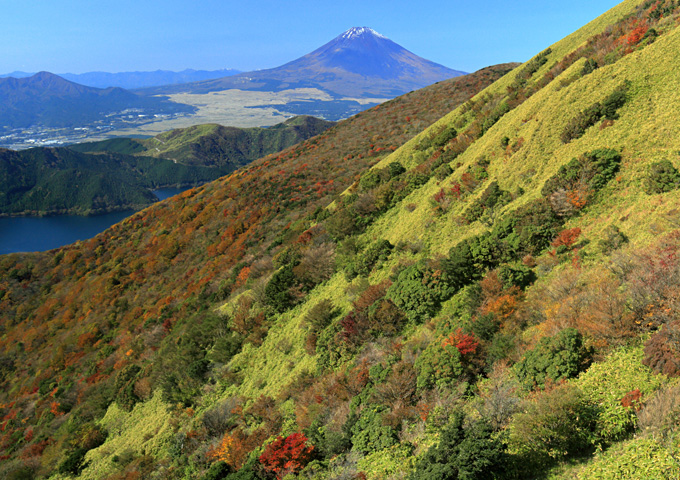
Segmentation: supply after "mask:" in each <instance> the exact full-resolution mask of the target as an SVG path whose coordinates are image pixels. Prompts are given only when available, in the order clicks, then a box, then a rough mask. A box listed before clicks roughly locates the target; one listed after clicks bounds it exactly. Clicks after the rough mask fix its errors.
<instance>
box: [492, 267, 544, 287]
mask: <svg viewBox="0 0 680 480" xmlns="http://www.w3.org/2000/svg"><path fill="white" fill-rule="evenodd" d="M536 278H537V277H536V273H535V272H534V271H533V270H532V269H530V268H529V267H527V266H524V265H521V264H517V265H508V264H505V265H501V266H500V267H499V268H498V279H499V280H500V281H501V282H502V283H503V286H504V287H505V288H511V287H519V288H521V289H522V290H524V289H525V288H526V287H528V286H529V285H531V284H532V283H534V282H535V281H536Z"/></svg>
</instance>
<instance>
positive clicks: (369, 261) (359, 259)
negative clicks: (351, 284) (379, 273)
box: [345, 240, 394, 280]
mask: <svg viewBox="0 0 680 480" xmlns="http://www.w3.org/2000/svg"><path fill="white" fill-rule="evenodd" d="M393 248H394V245H392V244H391V243H390V242H389V241H388V240H378V241H377V242H374V243H373V244H371V245H370V246H369V247H368V248H366V249H365V250H364V252H363V255H357V256H355V257H354V261H352V262H349V263H348V264H347V265H346V266H345V275H346V277H347V279H348V280H349V279H352V278H354V277H356V276H358V275H361V276H364V277H367V276H368V275H369V274H370V273H371V271H372V270H373V268H374V267H375V266H376V265H379V264H380V263H381V262H384V261H385V260H387V259H388V258H389V256H390V253H391V252H392V249H393Z"/></svg>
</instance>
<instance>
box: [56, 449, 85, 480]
mask: <svg viewBox="0 0 680 480" xmlns="http://www.w3.org/2000/svg"><path fill="white" fill-rule="evenodd" d="M87 452H88V450H87V449H86V448H76V449H75V450H73V451H72V452H71V453H69V454H68V456H67V457H66V458H65V459H64V461H63V462H61V463H60V464H59V468H58V469H57V470H58V471H59V473H63V474H67V475H76V476H77V475H80V472H81V471H82V470H83V469H84V468H85V467H86V466H87V462H85V454H86V453H87Z"/></svg>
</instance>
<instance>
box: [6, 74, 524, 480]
mask: <svg viewBox="0 0 680 480" xmlns="http://www.w3.org/2000/svg"><path fill="white" fill-rule="evenodd" d="M513 67H514V65H502V66H497V67H491V68H487V69H484V70H481V71H479V72H477V73H475V74H471V75H469V76H466V77H459V78H456V79H453V80H450V81H446V82H441V83H440V84H437V85H433V86H432V87H428V88H426V89H424V90H422V91H418V92H413V93H411V94H409V95H406V96H404V97H401V98H398V99H395V100H393V101H390V102H387V103H385V104H383V105H380V106H379V107H377V108H375V109H372V110H371V111H367V112H363V113H362V114H360V115H357V116H356V117H353V118H351V119H349V120H347V121H345V122H342V123H340V124H338V125H337V126H335V127H333V128H332V129H330V130H328V131H326V132H325V133H324V134H322V135H321V136H319V137H316V138H314V139H312V140H309V141H306V142H304V143H302V144H300V145H298V146H296V147H293V148H290V149H288V150H286V151H284V152H282V153H281V154H279V155H276V156H269V157H265V158H264V159H261V160H259V161H256V162H254V163H253V164H252V165H251V166H249V167H247V168H246V169H244V170H242V171H240V172H238V173H234V174H232V175H230V176H229V177H225V178H223V179H221V180H219V181H217V182H213V183H211V184H208V185H205V186H203V187H201V188H198V189H194V190H190V191H188V192H185V193H184V194H183V195H180V196H178V197H176V198H174V199H170V200H168V201H165V202H161V203H159V204H156V205H154V206H152V207H150V208H149V209H147V210H144V211H142V212H140V213H138V214H137V215H135V216H133V217H131V218H129V219H128V220H126V221H125V222H123V223H121V224H119V225H117V226H115V227H113V228H112V229H110V230H108V231H107V232H104V233H103V234H101V235H99V236H98V237H96V238H94V239H92V240H89V241H87V242H83V243H78V244H75V245H73V246H69V247H65V248H62V249H58V250H55V251H51V252H47V253H38V254H13V255H6V256H2V257H0V279H2V280H1V282H0V291H1V292H2V293H1V294H0V309H1V311H2V323H1V324H0V326H1V328H2V337H1V338H0V351H1V352H2V353H1V354H0V366H1V367H0V381H2V387H3V388H2V392H3V393H2V395H3V397H2V399H1V400H0V402H2V408H3V409H4V410H3V412H2V415H3V416H4V419H3V420H2V422H3V424H2V426H1V427H0V428H2V437H1V438H2V439H1V446H2V448H3V449H4V453H3V460H4V462H3V464H2V466H1V467H0V468H2V475H4V476H5V477H7V478H21V477H22V476H29V477H30V476H31V475H34V476H38V477H48V476H49V475H50V474H55V472H57V470H58V471H61V472H62V473H61V474H62V475H66V474H68V473H69V472H70V473H74V472H79V471H80V470H82V469H83V467H84V465H85V463H84V461H83V455H84V454H85V452H86V451H89V450H92V449H93V448H94V447H95V445H99V444H101V442H103V441H104V438H105V436H106V438H110V440H113V436H109V433H108V432H109V429H108V427H102V425H103V424H102V423H101V422H102V421H104V420H103V417H104V416H105V414H106V412H107V411H109V408H108V407H109V406H110V405H111V406H112V408H114V409H115V408H116V407H114V406H113V405H114V402H115V401H116V400H115V399H116V398H119V399H121V400H122V396H119V395H118V392H119V391H120V390H121V388H123V390H125V391H126V392H128V393H126V394H122V395H127V394H130V400H131V403H127V402H124V403H125V404H126V406H124V407H123V408H124V409H130V408H132V407H133V404H135V403H139V400H151V402H150V403H148V405H156V406H157V407H158V408H160V410H158V413H161V412H170V410H168V408H173V409H174V408H175V407H177V403H176V399H180V398H184V399H183V400H179V401H180V402H182V405H184V403H186V405H187V406H189V405H192V408H194V410H192V412H195V409H196V408H198V403H197V402H198V401H199V399H200V396H201V395H200V393H201V392H202V391H203V387H202V386H203V385H204V384H205V381H206V378H207V377H205V375H206V374H207V373H208V371H209V370H212V369H214V368H215V367H216V366H217V365H218V364H219V365H221V366H224V365H226V363H227V361H228V359H229V357H230V356H232V355H233V354H235V353H236V352H237V351H238V350H239V349H240V348H241V345H242V344H246V345H249V344H250V342H251V340H246V338H247V337H248V336H250V334H251V333H252V334H253V335H252V340H253V341H255V342H256V343H258V342H259V343H261V342H262V340H263V339H264V338H265V337H266V329H267V328H268V327H269V326H270V325H274V324H275V323H277V322H276V320H275V318H274V312H272V311H270V312H269V313H268V314H267V315H268V317H265V316H264V315H265V314H264V312H263V314H262V316H258V320H257V322H259V325H251V320H250V317H248V319H244V322H245V323H244V324H243V325H242V327H241V328H240V330H233V329H232V327H231V326H230V325H229V324H228V322H227V320H225V319H224V318H223V317H222V316H221V315H218V314H217V313H215V312H214V310H215V308H217V307H219V306H220V305H221V304H222V303H223V302H224V300H226V299H227V298H229V297H231V296H232V295H238V293H239V291H240V290H241V289H242V288H243V285H244V283H246V282H247V281H248V279H249V277H252V278H256V277H257V276H259V277H261V278H262V279H264V278H266V277H268V276H269V275H270V274H271V273H273V271H274V269H275V267H274V264H273V261H272V256H273V255H276V254H277V253H278V251H279V250H281V249H282V245H283V244H284V242H286V243H287V239H286V237H289V236H291V235H292V236H294V237H295V238H296V237H297V234H296V233H295V230H291V227H292V225H293V222H296V221H299V223H298V226H297V227H296V228H301V227H302V226H303V225H304V223H305V222H310V221H312V219H313V217H314V216H316V215H320V214H321V212H323V211H324V207H325V206H327V205H328V204H329V203H330V202H331V201H332V200H333V199H334V198H336V197H337V196H338V194H340V193H341V192H342V191H343V190H345V189H346V188H347V187H348V186H349V185H351V183H352V182H354V181H355V179H356V178H358V174H359V173H360V172H362V171H363V170H365V169H366V168H367V167H368V166H370V165H372V164H375V163H376V162H378V161H380V159H381V158H383V157H385V156H387V155H388V154H389V153H390V152H393V151H394V150H396V149H397V148H398V146H399V145H401V144H403V143H404V142H406V141H407V140H408V139H410V138H412V137H413V135H415V134H416V133H418V132H420V131H422V130H423V129H424V128H426V127H427V126H429V125H430V124H432V123H433V122H434V121H435V120H437V119H439V118H441V116H442V115H443V114H445V113H446V112H449V111H450V110H451V109H452V108H455V107H456V106H457V105H460V104H461V103H463V102H465V101H467V100H468V99H469V98H470V97H472V96H473V95H474V94H475V93H476V92H479V91H480V90H482V89H483V88H485V87H486V86H488V85H490V84H491V83H493V82H494V81H495V80H497V79H498V78H499V77H500V76H502V75H503V74H505V73H507V72H508V71H509V70H510V69H511V68H513ZM305 228H306V227H305ZM255 258H257V259H258V262H259V267H258V265H255V264H254V261H255ZM246 262H247V263H246ZM246 267H247V268H246ZM258 268H259V270H258ZM251 281H252V280H251ZM187 328H190V329H191V330H192V331H193V329H194V328H196V329H198V330H196V332H199V333H197V335H199V336H204V339H202V340H200V343H201V345H198V344H195V343H194V341H193V340H189V337H188V336H187V332H186V330H187ZM239 331H240V332H241V333H238V332H239ZM200 332H202V333H200ZM220 332H221V333H220ZM244 333H245V334H246V336H243V334H244ZM192 335H193V334H192ZM185 337H186V338H187V340H182V341H181V342H180V343H177V341H178V340H179V339H180V338H185ZM218 338H219V339H220V340H219V342H220V345H221V346H219V347H217V349H216V350H215V351H216V352H217V351H220V352H222V353H220V354H219V355H218V357H214V362H216V363H215V364H211V363H205V364H204V365H203V366H204V367H205V369H203V367H200V365H202V364H203V363H204V362H203V359H201V360H200V362H199V363H198V364H196V366H197V367H199V370H202V371H199V372H193V370H192V371H191V372H189V371H188V370H187V369H186V366H187V365H186V364H185V362H186V361H188V362H189V364H191V365H193V364H194V360H195V359H193V356H194V355H195V354H199V352H200V351H203V353H204V354H205V353H206V352H207V351H206V350H205V349H206V348H209V349H210V350H213V345H214V343H215V341H217V340H218ZM203 342H207V343H203ZM133 344H134V345H135V346H134V347H133ZM166 348H170V349H173V353H168V352H167V351H166ZM135 352H136V353H135ZM187 355H188V356H187ZM211 358H212V357H211ZM142 368H145V369H146V368H153V370H154V373H153V376H151V371H150V370H149V371H148V372H147V373H148V375H146V374H145V375H144V376H145V377H146V380H144V382H142V383H139V385H137V379H136V377H137V376H138V374H139V373H140V372H141V370H138V369H142ZM122 370H125V371H126V372H128V373H122V374H120V375H119V373H120V372H121V371H122ZM187 373H188V374H187ZM126 375H130V378H129V379H128V380H123V378H125V376H126ZM166 375H167V376H166ZM133 378H134V381H133ZM140 378H141V377H140ZM166 381H167V382H169V383H167V386H168V389H169V390H174V394H173V395H176V399H172V400H170V399H169V400H163V399H162V397H160V396H158V397H152V395H153V392H154V391H157V392H158V393H159V395H160V392H161V390H160V388H161V384H166ZM120 382H123V383H125V385H124V386H123V385H122V384H121V383H120ZM175 382H178V383H179V384H182V386H181V387H178V388H177V389H175V388H174V387H172V386H171V385H172V384H173V383H175ZM209 383H212V380H211V381H209ZM144 384H146V385H147V387H144V388H147V393H146V394H144V393H143V392H142V391H141V390H140V388H142V387H143V385H144ZM206 385H207V384H206ZM60 388H61V390H60V391H59V389H60ZM186 388H188V389H189V390H191V392H193V393H189V390H185V389H186ZM55 389H56V390H55ZM57 391H59V394H58V395H57ZM183 392H184V393H183ZM152 398H156V400H152ZM154 401H155V402H160V403H153V402H154ZM166 402H170V403H166ZM142 403H145V402H142ZM142 403H140V405H141V404H142ZM244 406H245V404H244ZM24 408H25V409H24ZM183 408H184V407H180V409H181V410H182V411H184V410H183ZM111 412H113V410H111ZM193 416H195V415H194V413H192V417H193ZM142 417H143V418H145V419H148V420H150V419H152V418H156V420H158V419H161V420H162V422H164V421H165V420H164V419H167V417H164V416H162V417H156V416H155V415H151V414H149V413H148V412H147V413H142ZM121 418H122V417H121ZM128 419H129V421H132V422H133V424H134V423H137V424H140V422H139V420H138V417H128ZM126 421H127V420H126ZM154 421H155V420H154ZM142 423H143V422H142ZM155 425H156V426H158V427H159V428H161V425H160V424H155ZM156 426H154V427H152V428H154V429H155V428H156ZM176 426H177V427H178V428H179V426H180V424H179V423H177V425H176ZM187 426H188V425H187ZM100 427H101V428H100ZM162 430H163V432H165V433H168V432H172V433H170V435H171V436H173V435H174V434H175V433H178V432H179V430H176V429H175V427H172V428H171V429H170V430H167V429H166V428H165V427H163V428H162ZM105 431H106V432H105ZM86 432H89V433H86ZM156 433H161V430H158V432H156ZM165 433H163V434H160V435H159V436H158V437H157V440H158V441H159V442H160V443H159V444H158V445H159V447H160V448H161V449H162V450H158V451H157V452H155V453H151V450H149V452H150V454H149V455H146V454H145V455H143V457H144V458H143V459H142V460H139V458H140V454H141V450H139V449H136V448H133V449H131V450H129V452H130V454H129V455H128V454H125V455H123V456H122V457H121V456H120V455H118V454H117V453H116V454H112V455H109V457H110V458H109V460H111V459H112V458H114V456H116V458H117V459H116V460H115V462H114V463H115V464H116V465H118V464H119V465H120V468H119V467H118V466H115V465H113V464H111V466H114V468H113V469H111V468H110V467H111V466H107V467H96V468H94V469H93V470H91V473H90V474H89V475H91V476H95V477H96V476H101V475H102V472H108V473H106V475H114V476H115V475H117V474H118V473H121V474H125V475H127V473H130V474H131V475H133V476H134V472H138V473H137V474H138V475H141V476H142V477H148V476H149V475H150V473H149V472H150V471H152V470H157V471H158V472H159V473H157V476H160V477H161V478H169V477H168V475H180V476H182V475H184V473H182V472H184V471H185V467H186V465H187V464H183V465H182V466H177V467H171V470H172V471H173V472H174V473H168V470H167V469H166V467H165V466H164V465H165V462H166V460H165V459H166V458H167V452H166V451H165V448H166V447H167V446H168V445H167V444H166V440H167V439H168V437H167V436H166V435H165ZM148 434H149V432H145V433H144V434H143V435H142V436H147V435H148ZM82 435H85V436H87V437H90V435H92V438H91V439H90V440H84V437H82ZM153 436H155V434H152V435H151V436H150V437H148V438H147V440H148V439H150V438H151V437H153ZM141 439H142V437H139V438H138V439H137V440H136V441H135V444H139V442H141V441H142V440H141ZM147 440H144V441H147ZM204 440H205V439H204ZM110 445H111V444H110ZM120 445H121V446H123V447H124V449H125V450H126V451H127V449H128V447H127V446H126V445H127V440H126V439H124V440H123V441H122V443H121V444H120ZM140 445H141V444H140ZM161 445H163V446H161ZM130 447H131V448H132V444H130ZM148 447H149V448H150V445H149V446H148ZM146 448H147V447H144V449H145V451H146ZM178 454H179V455H180V456H184V454H183V453H179V452H178ZM121 458H122V459H121ZM187 459H188V457H187ZM140 461H141V462H143V463H144V465H145V466H143V467H141V468H139V467H140V466H141V465H140V463H139V462H140ZM159 462H160V463H159ZM62 465H63V466H62ZM57 467H58V468H57ZM102 468H103V470H102ZM192 468H193V467H192ZM206 468H207V466H206V464H205V463H204V464H203V466H201V467H199V469H198V470H197V471H196V474H195V475H194V474H191V475H194V476H197V475H200V473H201V472H202V471H204V470H205V469H206ZM117 472H118V473H117ZM126 472H127V473H126ZM187 472H188V471H187ZM83 473H84V472H83ZM188 474H189V473H188Z"/></svg>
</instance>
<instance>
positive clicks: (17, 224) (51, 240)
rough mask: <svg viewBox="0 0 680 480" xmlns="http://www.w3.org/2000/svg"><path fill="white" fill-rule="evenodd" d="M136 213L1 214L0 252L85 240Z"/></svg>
mask: <svg viewBox="0 0 680 480" xmlns="http://www.w3.org/2000/svg"><path fill="white" fill-rule="evenodd" d="M185 190H187V189H186V188H161V189H158V190H154V191H153V193H154V195H156V197H158V199H159V200H165V199H166V198H170V197H172V196H173V195H177V194H178V193H181V192H183V191H185ZM133 213H135V211H134V210H124V211H122V212H114V213H105V214H103V215H91V216H87V217H85V216H80V215H56V216H52V217H9V218H0V255H2V254H5V253H14V252H37V251H44V250H51V249H53V248H58V247H62V246H64V245H68V244H69V243H73V242H75V241H77V240H87V239H88V238H92V237H94V236H95V235H97V234H98V233H101V232H103V231H104V230H106V229H107V228H109V227H110V226H111V225H113V224H115V223H118V222H120V221H121V220H124V219H125V218H127V217H129V216H130V215H132V214H133Z"/></svg>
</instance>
